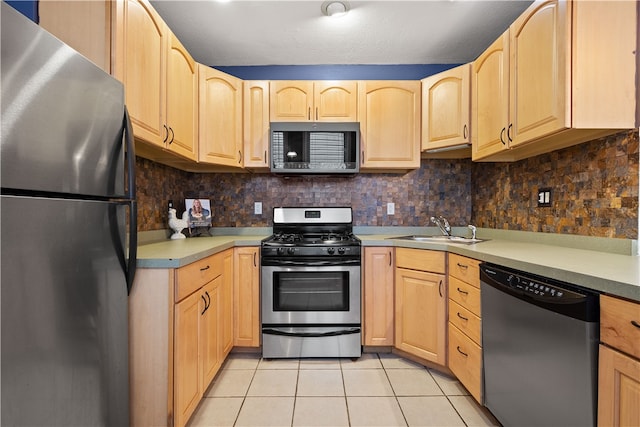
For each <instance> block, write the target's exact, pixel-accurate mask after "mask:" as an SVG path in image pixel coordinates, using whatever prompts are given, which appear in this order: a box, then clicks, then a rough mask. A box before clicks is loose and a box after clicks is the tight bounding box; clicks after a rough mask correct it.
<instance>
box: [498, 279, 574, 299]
mask: <svg viewBox="0 0 640 427" xmlns="http://www.w3.org/2000/svg"><path fill="white" fill-rule="evenodd" d="M507 280H508V282H509V284H510V285H511V287H513V288H516V289H519V290H521V291H523V292H527V293H530V294H533V295H539V296H541V297H552V298H564V297H567V298H571V297H574V298H575V297H580V296H581V295H579V294H576V293H575V292H571V291H569V290H567V289H562V288H558V287H556V286H553V285H550V284H548V283H542V282H537V281H535V280H531V279H529V278H526V277H522V276H516V275H515V274H510V275H509V277H508V278H507Z"/></svg>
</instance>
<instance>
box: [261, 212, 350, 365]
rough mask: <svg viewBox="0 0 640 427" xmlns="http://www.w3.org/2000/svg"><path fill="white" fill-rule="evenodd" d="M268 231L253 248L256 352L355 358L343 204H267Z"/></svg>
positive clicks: (346, 214) (347, 216)
mask: <svg viewBox="0 0 640 427" xmlns="http://www.w3.org/2000/svg"><path fill="white" fill-rule="evenodd" d="M273 231H274V234H273V235H272V236H270V237H268V238H266V239H264V240H263V241H262V247H261V264H262V270H261V275H262V277H261V279H262V280H261V289H262V292H261V295H262V296H261V299H262V352H263V354H262V355H263V357H265V358H292V357H350V358H357V357H360V355H361V352H362V347H361V319H360V318H361V316H360V298H361V283H360V277H361V273H360V267H361V257H360V254H361V251H360V249H361V243H360V240H359V239H358V238H357V237H355V236H354V235H353V233H352V231H353V221H352V212H351V208H348V207H345V208H275V209H274V212H273Z"/></svg>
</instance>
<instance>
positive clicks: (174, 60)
mask: <svg viewBox="0 0 640 427" xmlns="http://www.w3.org/2000/svg"><path fill="white" fill-rule="evenodd" d="M169 34H170V37H169V50H168V56H167V104H166V106H167V127H168V132H169V135H168V138H167V148H168V149H169V150H170V151H172V152H174V153H176V154H178V155H180V156H182V157H186V158H188V159H190V160H196V156H197V145H196V143H197V135H198V125H197V123H198V122H197V118H198V116H197V111H198V70H197V67H196V62H195V61H194V60H193V58H192V57H191V55H189V52H187V50H186V49H185V48H184V46H182V44H181V43H180V41H179V40H178V38H177V37H176V36H175V35H174V34H172V33H169ZM139 54H140V53H139V52H138V55H139Z"/></svg>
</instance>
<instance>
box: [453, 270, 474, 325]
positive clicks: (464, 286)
mask: <svg viewBox="0 0 640 427" xmlns="http://www.w3.org/2000/svg"><path fill="white" fill-rule="evenodd" d="M449 298H451V299H452V300H454V301H455V302H457V303H458V304H460V305H461V306H462V307H464V308H466V309H467V310H469V311H471V312H472V313H473V314H475V315H476V316H478V317H482V313H481V312H480V289H479V288H476V287H475V286H471V285H470V284H468V283H466V282H463V281H462V280H460V279H456V278H455V277H449Z"/></svg>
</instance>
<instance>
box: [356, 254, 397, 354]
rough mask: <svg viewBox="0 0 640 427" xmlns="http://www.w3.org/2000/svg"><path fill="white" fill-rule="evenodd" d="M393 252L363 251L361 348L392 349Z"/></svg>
mask: <svg viewBox="0 0 640 427" xmlns="http://www.w3.org/2000/svg"><path fill="white" fill-rule="evenodd" d="M393 292H394V288H393V248H390V247H381V248H371V247H367V248H364V325H363V328H364V345H393V326H394V322H393V317H394V306H393Z"/></svg>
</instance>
